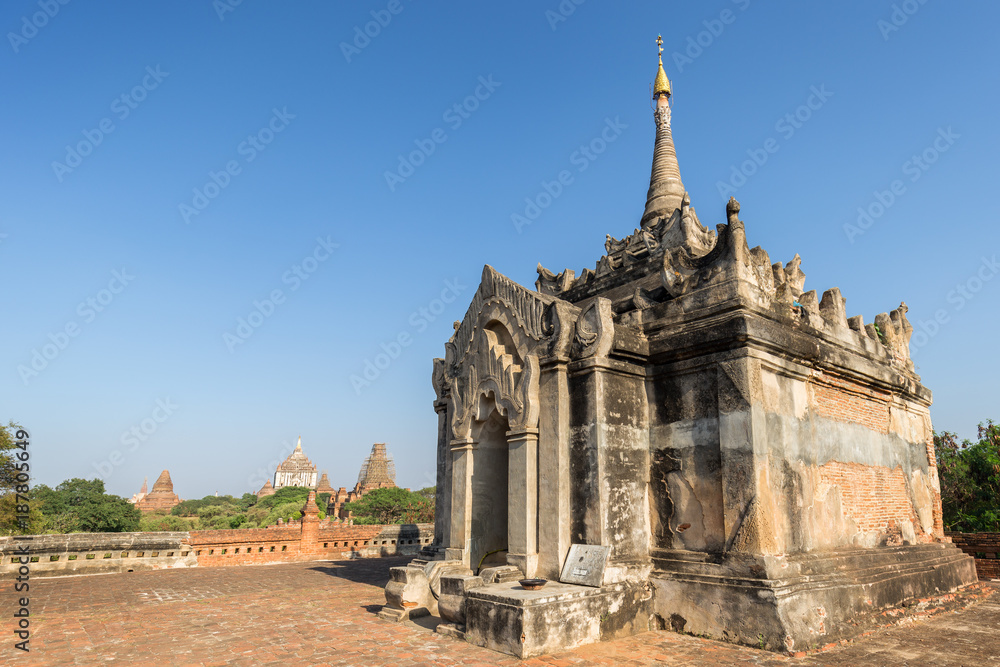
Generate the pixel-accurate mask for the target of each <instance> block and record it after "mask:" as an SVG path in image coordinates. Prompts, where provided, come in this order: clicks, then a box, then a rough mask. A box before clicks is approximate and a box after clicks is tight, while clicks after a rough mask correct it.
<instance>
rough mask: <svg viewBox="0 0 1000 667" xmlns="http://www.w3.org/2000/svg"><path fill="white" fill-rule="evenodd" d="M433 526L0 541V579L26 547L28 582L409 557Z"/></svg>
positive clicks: (85, 535)
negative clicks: (45, 578) (62, 577)
mask: <svg viewBox="0 0 1000 667" xmlns="http://www.w3.org/2000/svg"><path fill="white" fill-rule="evenodd" d="M433 536H434V531H433V526H432V525H431V524H416V525H412V524H411V525H401V526H400V525H395V526H335V527H329V528H325V527H323V528H320V529H319V530H318V531H317V534H316V537H315V539H309V538H308V533H307V534H306V535H305V537H306V539H303V537H304V536H303V531H302V530H301V527H297V528H286V527H280V528H261V529H248V530H238V529H237V530H195V531H191V532H190V533H185V532H155V533H154V532H150V533H73V534H70V535H34V536H30V538H31V539H24V538H19V537H7V538H0V559H2V563H0V578H13V577H15V576H17V572H18V568H19V567H20V565H21V563H20V562H19V560H18V557H17V556H15V553H16V548H17V546H23V545H27V546H28V548H29V555H28V559H29V563H28V565H29V568H30V571H31V576H56V575H66V574H96V573H102V572H132V571H140V570H156V569H164V568H175V567H194V566H197V565H200V566H202V567H216V566H229V565H260V564H265V563H283V562H292V561H311V560H339V559H345V558H378V557H381V556H396V555H413V556H415V555H416V554H417V552H419V551H420V549H421V548H422V547H424V546H426V545H429V544H430V543H431V541H432V539H433Z"/></svg>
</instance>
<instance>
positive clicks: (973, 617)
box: [0, 558, 1000, 667]
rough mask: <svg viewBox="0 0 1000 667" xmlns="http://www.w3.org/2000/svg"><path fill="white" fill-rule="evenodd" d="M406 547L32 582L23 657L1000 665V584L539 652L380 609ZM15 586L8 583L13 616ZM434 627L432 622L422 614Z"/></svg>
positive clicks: (8, 659)
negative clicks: (855, 615) (843, 636)
mask: <svg viewBox="0 0 1000 667" xmlns="http://www.w3.org/2000/svg"><path fill="white" fill-rule="evenodd" d="M406 560H407V559H406V558H382V559H369V560H355V561H325V562H316V563H290V564H281V565H268V566H248V567H237V568H197V569H184V570H161V571H155V572H136V573H129V574H110V575H93V576H80V577H63V578H58V579H36V580H34V581H32V582H31V613H32V616H31V622H32V625H31V629H32V637H31V649H32V650H31V653H30V654H24V653H22V652H21V651H16V650H15V649H14V648H13V643H14V641H15V640H14V636H13V635H12V634H11V633H10V628H11V627H12V623H11V622H10V621H6V622H5V627H4V629H3V631H2V633H0V638H2V639H0V641H2V645H0V664H17V665H95V664H116V663H120V664H128V665H156V666H157V667H162V666H164V665H277V664H284V665H288V664H304V665H394V666H399V665H406V666H408V667H409V666H413V667H417V666H420V665H517V664H528V665H556V666H559V665H697V664H700V665H759V666H771V665H831V666H845V665H852V666H853V665H930V664H934V665H976V666H977V667H984V666H985V665H989V664H1000V637H998V634H1000V633H997V631H996V630H997V628H1000V599H996V598H1000V595H997V596H995V598H989V599H986V600H983V601H980V602H978V603H976V604H975V605H974V606H972V607H970V608H969V609H966V610H964V611H959V612H946V613H942V614H940V615H938V616H935V617H932V618H930V619H925V620H918V621H915V622H912V623H910V624H909V625H906V626H901V627H893V628H888V629H883V630H879V631H877V632H875V633H874V634H873V635H871V636H868V637H864V638H861V639H858V640H856V641H854V642H849V643H847V644H846V645H842V646H836V647H834V648H832V649H829V650H827V651H823V652H820V653H814V654H810V655H808V656H806V657H804V658H790V657H787V656H782V655H776V654H773V653H768V652H765V651H757V650H754V649H751V648H746V647H740V646H732V645H729V644H724V643H720V642H714V641H710V640H707V639H701V638H697V637H690V636H686V635H678V634H674V633H670V632H649V633H645V634H642V635H639V636H636V637H631V638H627V639H622V640H619V641H615V642H607V643H604V644H597V645H592V646H585V647H581V648H579V649H577V650H575V651H568V652H565V653H560V654H558V655H555V656H544V657H541V658H535V659H533V660H529V661H527V662H526V663H521V662H520V661H518V660H516V659H514V658H512V657H510V656H504V655H501V654H498V653H493V652H492V651H487V650H485V649H480V648H476V647H474V646H470V645H468V644H465V643H462V642H459V641H456V640H453V639H449V638H445V637H442V636H440V635H437V634H435V633H433V632H431V631H430V630H428V629H427V628H426V627H422V626H420V625H417V624H414V623H405V624H392V623H387V622H385V621H381V620H379V619H378V618H377V617H376V616H375V612H376V611H377V610H378V609H379V607H380V606H381V604H382V602H383V601H384V598H383V596H382V586H383V585H384V584H385V582H386V581H387V579H388V570H389V567H391V566H393V565H399V564H402V563H404V562H406ZM12 589H13V585H12V582H10V581H3V582H0V605H2V610H3V617H4V618H7V619H9V618H10V613H11V612H10V610H12V609H13V608H14V598H15V596H14V594H13V591H12ZM421 620H422V623H423V625H424V626H426V625H430V621H431V619H421Z"/></svg>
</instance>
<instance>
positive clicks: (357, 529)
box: [191, 522, 434, 567]
mask: <svg viewBox="0 0 1000 667" xmlns="http://www.w3.org/2000/svg"><path fill="white" fill-rule="evenodd" d="M324 524H325V522H324V523H321V524H320V525H319V528H318V530H316V532H315V534H316V539H315V540H313V539H309V531H308V527H305V528H306V530H303V528H304V526H303V525H302V524H301V523H297V525H296V526H294V527H286V526H281V527H272V528H258V529H250V530H239V529H237V530H195V531H191V547H192V548H193V549H194V551H195V556H196V557H197V559H198V565H201V566H206V567H216V566H226V565H255V564H262V563H284V562H290V561H299V560H319V559H342V558H377V557H379V556H395V555H416V553H417V552H418V551H420V549H421V548H422V547H424V546H427V545H429V544H430V543H431V541H432V540H433V539H434V526H433V524H418V525H406V526H350V525H344V524H325V525H324Z"/></svg>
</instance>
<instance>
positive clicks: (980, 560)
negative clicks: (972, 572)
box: [945, 533, 1000, 579]
mask: <svg viewBox="0 0 1000 667" xmlns="http://www.w3.org/2000/svg"><path fill="white" fill-rule="evenodd" d="M945 535H947V536H948V537H950V538H951V541H952V543H953V544H954V545H955V546H956V547H958V548H959V549H961V550H962V551H964V552H965V553H967V554H968V555H970V556H972V557H973V558H975V559H976V574H978V575H979V578H980V579H997V578H1000V533H945Z"/></svg>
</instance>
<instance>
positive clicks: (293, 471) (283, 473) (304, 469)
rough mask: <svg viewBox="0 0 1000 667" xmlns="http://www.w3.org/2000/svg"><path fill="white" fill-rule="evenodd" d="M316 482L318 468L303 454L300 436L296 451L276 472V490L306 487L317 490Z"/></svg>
mask: <svg viewBox="0 0 1000 667" xmlns="http://www.w3.org/2000/svg"><path fill="white" fill-rule="evenodd" d="M316 481H317V480H316V466H315V465H313V463H312V461H310V460H309V459H308V458H307V457H306V455H305V454H303V453H302V436H299V441H298V443H297V444H296V445H295V451H294V452H292V453H291V454H289V456H288V458H287V459H285V460H284V462H283V463H282V464H281V465H279V466H278V469H277V470H276V471H275V472H274V488H275V489H280V488H281V487H283V486H305V487H308V488H310V489H315V488H316Z"/></svg>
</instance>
